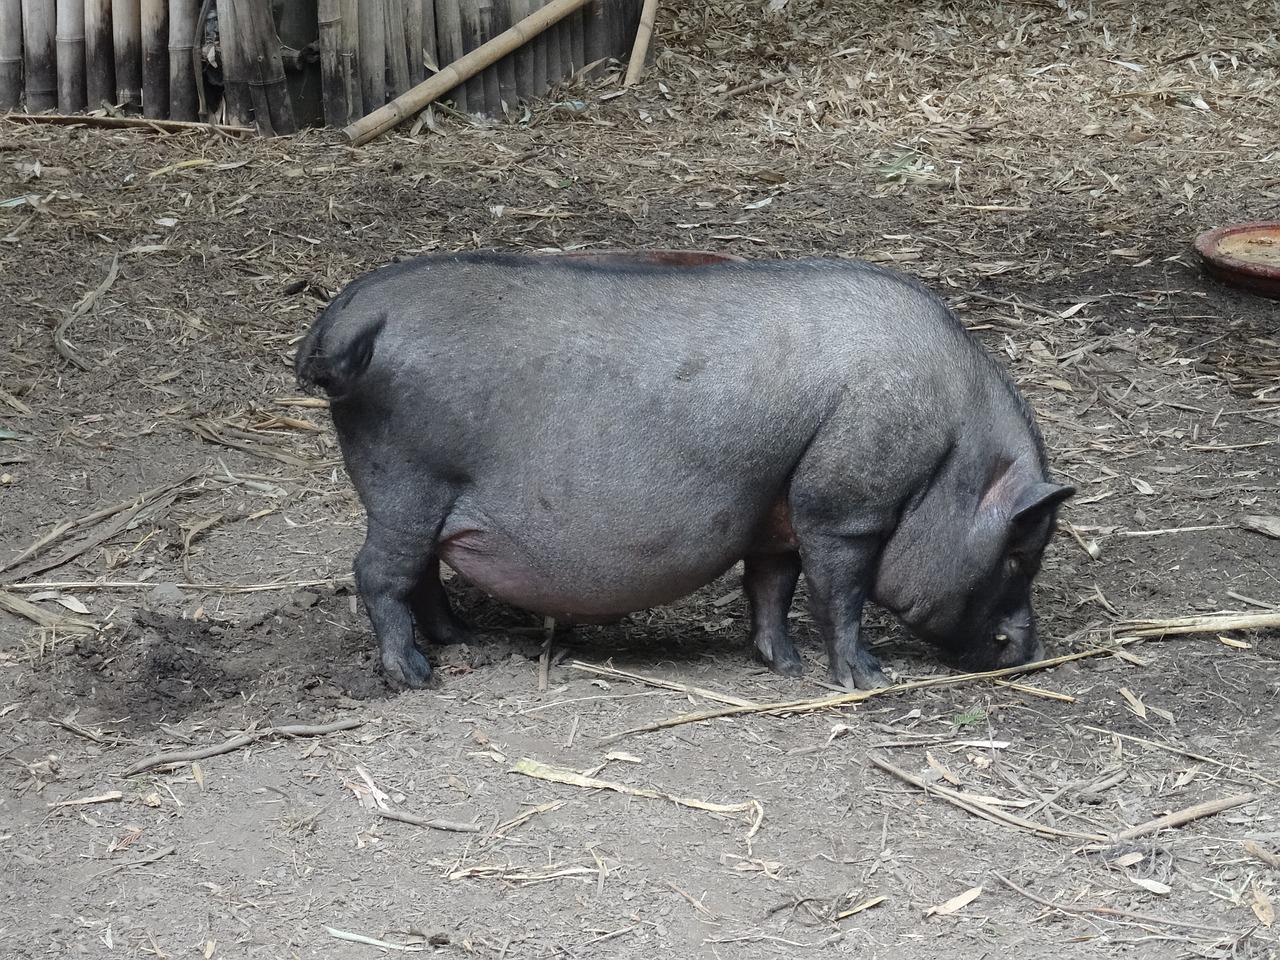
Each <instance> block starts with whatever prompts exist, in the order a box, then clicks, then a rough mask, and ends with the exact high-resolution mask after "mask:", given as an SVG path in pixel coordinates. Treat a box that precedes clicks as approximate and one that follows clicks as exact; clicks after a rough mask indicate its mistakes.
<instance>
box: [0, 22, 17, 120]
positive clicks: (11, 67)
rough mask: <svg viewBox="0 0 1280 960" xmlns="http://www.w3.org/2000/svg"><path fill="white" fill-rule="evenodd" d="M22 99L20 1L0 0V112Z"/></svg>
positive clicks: (15, 104) (12, 107) (12, 106)
mask: <svg viewBox="0 0 1280 960" xmlns="http://www.w3.org/2000/svg"><path fill="white" fill-rule="evenodd" d="M21 99H22V0H0V110H12V109H14V108H15V107H16V106H17V105H18V101H19V100H21Z"/></svg>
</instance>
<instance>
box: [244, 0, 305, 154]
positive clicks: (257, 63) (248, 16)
mask: <svg viewBox="0 0 1280 960" xmlns="http://www.w3.org/2000/svg"><path fill="white" fill-rule="evenodd" d="M233 6H234V7H235V11H236V37H237V45H238V46H239V47H240V51H241V53H240V56H241V62H242V63H244V65H245V67H246V69H247V70H248V81H249V93H250V97H251V99H252V101H253V110H254V119H255V120H256V122H257V126H258V132H259V133H261V134H264V135H265V136H277V135H281V134H290V133H296V132H297V130H298V124H297V121H295V120H294V116H293V106H292V104H291V103H290V101H289V87H288V84H287V83H286V81H285V77H284V62H283V61H282V59H281V57H280V37H279V35H278V34H277V33H276V25H275V21H274V20H273V19H272V17H271V6H270V4H266V3H262V2H261V0H233Z"/></svg>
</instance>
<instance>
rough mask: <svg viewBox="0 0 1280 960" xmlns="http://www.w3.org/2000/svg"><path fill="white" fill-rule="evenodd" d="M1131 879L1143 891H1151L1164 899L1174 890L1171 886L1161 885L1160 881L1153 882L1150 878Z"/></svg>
mask: <svg viewBox="0 0 1280 960" xmlns="http://www.w3.org/2000/svg"><path fill="white" fill-rule="evenodd" d="M1129 879H1130V880H1132V881H1133V882H1134V883H1136V884H1137V885H1138V886H1140V887H1141V888H1142V889H1143V890H1149V891H1150V892H1151V893H1154V894H1158V895H1159V896H1162V897H1163V896H1164V895H1165V894H1167V893H1169V892H1170V891H1171V890H1172V889H1173V887H1171V886H1169V885H1168V884H1167V883H1161V882H1160V881H1159V880H1152V879H1151V878H1150V877H1130V878H1129Z"/></svg>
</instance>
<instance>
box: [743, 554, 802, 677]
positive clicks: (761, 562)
mask: <svg viewBox="0 0 1280 960" xmlns="http://www.w3.org/2000/svg"><path fill="white" fill-rule="evenodd" d="M799 577H800V554H798V553H796V552H795V551H790V552H787V553H757V554H751V555H749V556H747V557H745V558H744V559H743V561H742V589H743V592H744V593H746V595H747V610H748V612H749V614H750V618H751V619H750V623H751V633H750V636H751V639H752V640H754V641H755V645H756V650H757V651H758V652H759V654H760V659H761V660H763V661H764V662H765V664H766V665H767V666H768V667H769V669H771V670H773V672H774V673H780V674H782V675H783V676H784V677H799V676H802V675H803V674H804V661H803V660H801V659H800V654H799V653H797V652H796V646H795V643H794V642H792V640H791V633H790V629H789V626H788V624H787V613H788V611H789V610H790V609H791V598H792V597H793V596H794V595H795V592H796V581H797V580H798V579H799Z"/></svg>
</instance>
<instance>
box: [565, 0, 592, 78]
mask: <svg viewBox="0 0 1280 960" xmlns="http://www.w3.org/2000/svg"><path fill="white" fill-rule="evenodd" d="M564 23H565V24H568V29H567V30H566V31H565V36H566V37H568V43H567V44H566V46H565V48H564V50H563V53H564V75H565V79H568V78H569V77H571V76H572V75H573V72H574V71H575V70H577V69H578V68H579V67H581V66H582V65H583V64H584V63H586V62H587V58H586V57H585V56H584V55H583V45H584V43H585V40H584V36H583V32H584V31H585V29H586V14H584V13H583V11H581V10H578V11H575V12H574V13H572V14H570V15H569V17H568V19H566V20H565V21H564Z"/></svg>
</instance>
